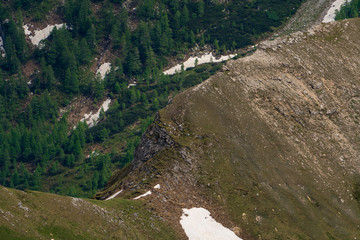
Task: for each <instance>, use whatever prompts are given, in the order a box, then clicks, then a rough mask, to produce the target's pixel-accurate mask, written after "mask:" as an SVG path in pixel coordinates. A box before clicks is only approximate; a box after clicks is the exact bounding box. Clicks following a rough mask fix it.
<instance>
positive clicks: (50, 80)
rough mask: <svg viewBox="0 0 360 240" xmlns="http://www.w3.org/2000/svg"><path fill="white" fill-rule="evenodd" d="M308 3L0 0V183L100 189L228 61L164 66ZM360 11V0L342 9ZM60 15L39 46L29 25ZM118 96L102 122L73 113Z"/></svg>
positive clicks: (220, 51) (259, 32)
mask: <svg viewBox="0 0 360 240" xmlns="http://www.w3.org/2000/svg"><path fill="white" fill-rule="evenodd" d="M301 2H302V0H292V1H290V0H272V1H268V0H254V1H247V0H229V1H220V0H171V1H170V0H138V1H123V0H92V1H90V0H65V1H60V0H32V1H31V0H11V1H1V2H0V36H1V37H2V39H3V49H4V54H2V56H0V184H1V185H3V186H7V187H14V188H18V189H33V190H40V191H48V192H53V193H58V194H63V195H70V196H77V197H91V196H92V195H93V194H94V193H96V192H97V191H98V190H99V189H102V188H103V187H104V186H105V185H106V183H107V181H108V180H109V177H110V176H111V175H112V173H113V172H114V171H115V170H117V169H121V168H124V167H126V166H127V165H128V164H129V163H130V162H131V161H132V159H133V155H134V150H135V148H136V146H137V145H138V144H139V142H140V137H141V135H142V134H143V133H144V132H145V130H146V128H147V127H148V126H149V124H151V123H152V121H153V119H154V117H155V114H156V112H157V111H158V110H159V109H161V108H163V107H164V106H166V104H167V103H168V102H169V101H170V100H171V98H172V97H173V96H175V95H176V94H177V93H178V92H180V91H183V90H184V89H187V88H189V87H192V86H194V85H196V84H199V83H201V82H202V81H204V80H205V79H207V78H209V77H210V76H211V75H213V74H215V73H216V72H217V71H218V70H219V69H220V68H221V66H222V64H221V63H209V64H204V65H199V66H197V67H195V68H193V69H190V70H188V71H181V72H180V73H177V74H174V75H164V74H163V71H164V69H165V68H166V67H168V66H170V65H171V64H173V63H174V62H176V63H177V62H180V61H181V60H182V59H184V57H186V56H188V55H189V53H190V52H194V51H196V50H205V49H206V50H211V51H212V52H214V53H215V54H217V55H224V54H230V53H234V52H236V51H238V52H241V51H240V49H243V48H245V47H247V46H251V45H254V44H256V42H257V41H259V40H260V39H261V38H263V37H265V36H267V35H268V34H271V32H273V31H275V30H276V29H278V28H280V27H281V26H282V24H283V23H284V22H285V21H286V20H287V19H288V18H289V17H290V16H291V15H293V14H294V13H295V12H296V10H297V8H298V7H299V6H300V4H301ZM345 8H346V9H345ZM348 8H349V9H348ZM354 9H355V10H356V12H357V13H356V14H355V12H354V11H355V10H354ZM358 12H359V1H352V2H351V3H348V4H347V5H346V6H345V7H343V8H342V9H341V11H340V12H339V14H340V15H344V16H346V17H349V16H355V15H356V16H357V15H358ZM55 21H58V22H59V21H61V22H63V23H66V27H63V28H59V29H57V28H54V29H53V30H52V32H51V35H50V36H49V37H48V38H46V39H44V40H43V41H41V43H40V45H39V46H38V47H37V46H34V45H32V44H31V42H30V41H29V39H28V37H27V36H26V35H25V33H24V28H23V25H24V24H25V23H32V24H34V25H38V26H46V25H47V24H48V23H49V24H50V23H53V22H55ZM58 22H56V23H58ZM104 54H107V55H106V56H107V59H109V60H110V61H111V70H110V72H109V73H108V74H107V75H106V77H105V78H104V79H102V78H101V76H100V75H96V74H95V72H96V71H95V70H96V67H97V64H98V62H97V60H98V59H100V58H101V56H103V55H104ZM238 57H241V56H240V54H239V56H238ZM29 69H30V70H29ZM29 72H30V74H29ZM130 83H136V86H130V85H129V84H130ZM134 85H135V84H134ZM108 98H109V99H111V100H112V101H111V105H110V108H109V110H108V111H106V112H105V111H101V112H100V121H99V123H98V124H97V125H95V126H94V127H89V126H88V125H87V124H86V123H85V122H78V123H77V124H75V125H74V124H72V123H71V122H70V121H69V116H70V114H71V111H72V106H73V105H74V104H76V102H77V101H78V99H86V101H88V104H90V105H93V106H98V105H99V103H102V102H104V100H106V99H108ZM64 109H66V110H64Z"/></svg>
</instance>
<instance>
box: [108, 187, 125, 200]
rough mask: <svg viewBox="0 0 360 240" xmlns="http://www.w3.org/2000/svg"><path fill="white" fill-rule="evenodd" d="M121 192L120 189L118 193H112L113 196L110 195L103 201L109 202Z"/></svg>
mask: <svg viewBox="0 0 360 240" xmlns="http://www.w3.org/2000/svg"><path fill="white" fill-rule="evenodd" d="M121 192H122V189H121V190H120V191H118V192H116V193H114V194H113V195H111V196H110V197H108V198H107V199H105V200H110V199H113V198H115V197H116V196H117V195H119V194H120V193H121Z"/></svg>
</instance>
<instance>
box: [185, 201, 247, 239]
mask: <svg viewBox="0 0 360 240" xmlns="http://www.w3.org/2000/svg"><path fill="white" fill-rule="evenodd" d="M180 224H181V226H182V228H183V229H184V231H185V233H186V236H188V238H189V240H241V238H239V237H238V236H236V235H235V233H234V232H233V231H231V230H230V229H228V228H226V227H224V226H223V225H222V224H221V223H218V222H216V221H215V219H213V218H212V217H211V216H210V212H209V211H208V210H206V209H204V208H191V209H185V208H183V214H182V216H181V219H180Z"/></svg>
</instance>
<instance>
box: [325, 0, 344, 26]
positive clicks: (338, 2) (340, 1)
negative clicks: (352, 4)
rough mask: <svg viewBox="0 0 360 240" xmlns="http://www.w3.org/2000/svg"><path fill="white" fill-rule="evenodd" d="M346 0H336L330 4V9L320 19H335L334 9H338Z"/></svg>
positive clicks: (331, 20) (326, 21)
mask: <svg viewBox="0 0 360 240" xmlns="http://www.w3.org/2000/svg"><path fill="white" fill-rule="evenodd" d="M346 2H347V0H336V1H334V2H333V4H332V5H331V7H330V9H329V10H328V11H327V13H326V15H325V17H324V19H323V20H322V22H323V23H328V22H333V21H335V12H336V10H338V11H339V10H340V8H341V6H342V5H343V4H345V3H346Z"/></svg>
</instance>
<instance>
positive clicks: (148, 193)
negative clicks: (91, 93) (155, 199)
mask: <svg viewBox="0 0 360 240" xmlns="http://www.w3.org/2000/svg"><path fill="white" fill-rule="evenodd" d="M150 194H151V191H147V192H146V193H144V194H143V195H140V196H137V197H136V198H134V200H137V199H139V198H142V197H145V196H147V195H150Z"/></svg>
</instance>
